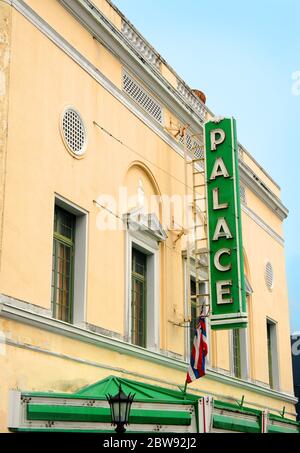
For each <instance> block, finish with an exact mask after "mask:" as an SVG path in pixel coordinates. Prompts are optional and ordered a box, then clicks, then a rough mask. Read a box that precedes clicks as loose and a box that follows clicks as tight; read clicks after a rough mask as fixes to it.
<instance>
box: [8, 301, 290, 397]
mask: <svg viewBox="0 0 300 453" xmlns="http://www.w3.org/2000/svg"><path fill="white" fill-rule="evenodd" d="M5 297H7V296H5ZM2 300H3V299H2ZM18 305H19V301H18V300H15V299H13V298H11V297H10V303H7V302H6V303H5V302H4V303H1V304H0V316H2V317H3V318H7V319H12V320H15V321H18V322H20V323H22V324H27V325H32V326H34V327H37V328H40V329H42V330H47V331H50V332H52V333H55V334H58V335H63V336H66V337H68V338H72V339H74V340H77V341H83V342H86V343H90V344H93V345H95V346H97V347H99V348H105V349H109V350H113V351H116V352H119V353H121V354H126V355H129V356H133V357H135V358H137V359H139V360H146V361H150V362H152V363H156V364H158V365H161V366H165V367H168V368H173V369H177V370H179V371H182V372H184V373H185V372H186V371H187V366H188V363H187V362H185V361H184V360H180V359H176V358H174V357H172V358H171V357H167V356H165V355H163V354H162V353H159V352H154V351H149V350H147V349H144V348H140V347H138V346H135V345H133V344H129V343H126V342H124V341H121V340H118V339H116V338H112V337H105V336H104V335H101V334H99V333H96V332H90V331H88V330H86V329H84V328H83V327H81V326H75V325H72V324H67V323H65V322H62V321H58V320H56V319H52V318H48V317H46V316H44V315H41V314H39V313H33V312H31V311H29V310H25V309H24V308H20V307H19V306H18ZM9 341H11V339H9ZM25 346H26V347H27V348H28V349H30V348H35V350H38V351H39V352H43V350H42V349H41V348H39V347H37V346H31V345H28V344H27V345H25ZM25 346H24V347H25ZM45 353H48V354H50V355H55V356H57V357H61V358H66V356H65V355H64V354H62V353H60V352H52V351H47V350H45ZM77 360H81V359H79V358H78V359H77ZM90 364H91V365H92V362H91V363H90ZM98 366H100V365H99V364H98ZM105 367H107V368H108V369H112V370H118V368H116V367H110V366H109V365H105ZM120 372H121V371H120ZM126 372H127V371H126ZM206 375H207V377H208V378H209V379H211V380H214V381H218V382H222V383H223V384H227V385H230V386H233V387H237V388H240V389H245V390H249V391H251V392H254V393H259V394H262V395H265V396H266V397H268V398H274V399H277V400H281V401H285V402H287V403H292V404H295V403H296V402H297V401H298V400H297V398H295V396H293V395H290V394H287V393H284V392H280V391H276V390H272V389H266V388H264V387H262V386H259V385H257V384H254V383H252V382H249V381H243V380H240V379H237V378H234V377H232V376H227V375H225V374H222V373H220V372H218V371H216V370H214V369H211V368H207V373H206ZM148 379H150V377H148ZM195 390H196V389H195ZM198 391H199V389H198Z"/></svg>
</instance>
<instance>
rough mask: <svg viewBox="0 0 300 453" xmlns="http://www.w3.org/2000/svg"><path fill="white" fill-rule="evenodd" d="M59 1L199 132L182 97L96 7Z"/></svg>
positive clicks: (196, 119) (74, 0)
mask: <svg viewBox="0 0 300 453" xmlns="http://www.w3.org/2000/svg"><path fill="white" fill-rule="evenodd" d="M18 1H19V0H18ZM59 2H60V3H61V4H62V5H63V6H64V7H65V8H66V9H67V10H68V11H69V12H70V13H71V14H72V15H73V16H75V17H76V19H77V20H78V21H79V22H80V23H81V24H82V25H83V26H84V27H85V28H86V29H87V30H88V31H89V32H90V33H91V34H92V35H93V36H95V37H96V38H97V39H98V40H99V42H100V43H101V44H103V45H104V46H105V47H106V48H108V49H109V50H110V51H111V52H112V53H113V54H114V55H116V56H117V57H118V59H119V60H120V61H121V62H122V63H123V64H124V65H125V66H127V68H128V69H130V71H131V72H132V73H133V74H135V75H136V76H137V77H139V78H140V79H141V80H142V81H144V82H145V83H146V85H147V86H148V87H149V88H150V89H151V90H152V91H153V92H154V93H155V94H156V95H157V96H159V98H160V99H161V101H162V102H163V104H164V105H165V106H166V107H167V108H168V109H169V110H171V111H172V112H173V113H175V112H176V114H177V116H179V119H180V120H182V121H183V123H185V124H190V125H191V126H192V128H193V129H195V131H196V132H198V131H199V130H201V124H200V123H201V122H202V121H203V120H202V118H201V117H200V116H199V115H198V114H197V113H196V112H195V111H194V110H193V108H192V107H191V106H190V105H189V103H188V102H185V101H184V100H183V99H182V98H181V96H180V94H179V93H178V92H177V90H176V89H174V87H173V86H172V85H171V84H168V83H167V81H166V80H165V79H164V77H163V76H162V75H161V74H160V73H159V71H158V70H157V69H155V68H154V67H153V66H152V65H150V64H149V63H147V62H146V60H145V58H143V57H142V55H140V53H139V52H138V51H137V50H136V49H135V48H134V47H133V46H130V45H129V42H128V40H127V39H126V38H125V36H124V35H123V33H122V32H121V31H119V30H118V29H117V28H116V27H115V26H114V25H113V24H112V23H111V22H110V21H109V20H108V19H107V18H106V17H105V16H104V14H102V12H101V11H100V10H99V9H98V8H95V7H92V5H91V3H90V2H89V1H87V0H59Z"/></svg>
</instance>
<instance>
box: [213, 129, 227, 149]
mask: <svg viewBox="0 0 300 453" xmlns="http://www.w3.org/2000/svg"><path fill="white" fill-rule="evenodd" d="M225 138H226V135H225V132H224V131H223V129H214V130H213V131H211V132H210V150H211V151H216V149H217V146H218V145H221V143H223V142H224V140H225Z"/></svg>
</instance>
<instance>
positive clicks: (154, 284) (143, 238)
mask: <svg viewBox="0 0 300 453" xmlns="http://www.w3.org/2000/svg"><path fill="white" fill-rule="evenodd" d="M125 235H126V238H125V248H126V250H125V257H126V272H125V301H126V303H125V316H124V333H125V341H127V342H128V343H131V344H133V343H132V338H131V295H132V249H133V248H134V249H137V250H139V251H141V252H142V253H144V254H145V255H146V256H147V277H146V278H147V291H146V305H147V309H146V318H147V321H146V322H147V327H146V330H147V336H146V348H147V349H149V350H152V351H159V349H160V344H159V341H160V337H159V329H160V286H159V284H160V259H159V242H158V241H157V240H155V239H154V238H152V237H150V235H148V234H147V233H146V231H143V230H135V229H132V230H131V229H127V230H126V232H125Z"/></svg>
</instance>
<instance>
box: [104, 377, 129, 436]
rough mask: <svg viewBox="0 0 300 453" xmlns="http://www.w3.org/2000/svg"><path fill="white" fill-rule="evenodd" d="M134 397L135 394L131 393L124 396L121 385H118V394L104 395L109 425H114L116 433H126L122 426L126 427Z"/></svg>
mask: <svg viewBox="0 0 300 453" xmlns="http://www.w3.org/2000/svg"><path fill="white" fill-rule="evenodd" d="M134 397H135V394H132V393H129V395H126V394H125V393H124V392H123V390H122V387H121V384H120V385H119V392H118V393H117V394H116V395H115V396H112V395H110V394H108V395H106V399H107V401H108V403H109V406H110V412H111V424H112V425H116V429H115V431H116V433H119V434H122V433H125V432H126V429H125V427H124V426H125V425H128V420H129V413H130V409H131V404H132V401H133V398H134Z"/></svg>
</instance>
